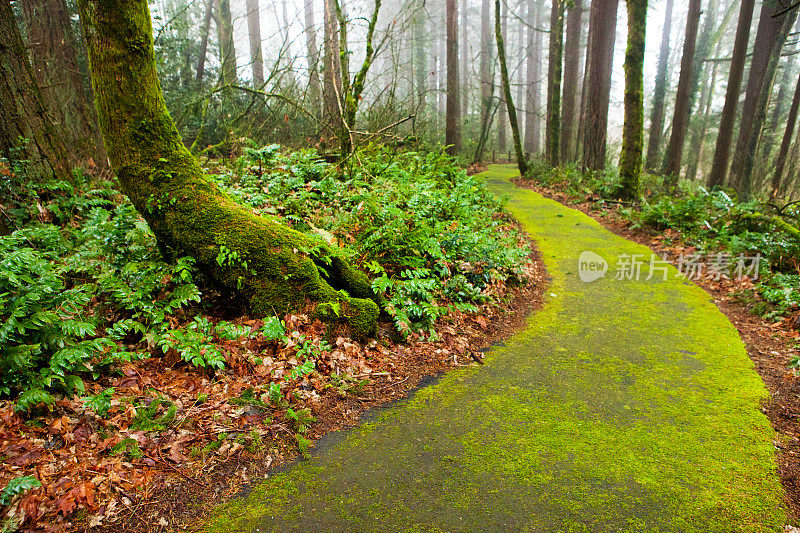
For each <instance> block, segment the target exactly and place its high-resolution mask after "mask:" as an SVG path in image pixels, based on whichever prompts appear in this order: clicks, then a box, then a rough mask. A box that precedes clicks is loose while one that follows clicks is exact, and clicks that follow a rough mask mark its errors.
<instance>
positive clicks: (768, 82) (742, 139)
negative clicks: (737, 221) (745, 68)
mask: <svg viewBox="0 0 800 533" xmlns="http://www.w3.org/2000/svg"><path fill="white" fill-rule="evenodd" d="M781 5H782V4H781V3H780V0H765V1H764V3H763V4H762V7H761V19H760V20H759V23H758V32H757V33H756V40H755V44H754V47H753V59H752V61H751V62H750V74H749V76H748V80H747V92H746V94H745V99H744V104H743V106H742V119H741V123H740V125H739V138H738V139H737V141H736V151H735V152H734V155H733V162H732V163H731V176H730V178H731V182H732V184H733V185H734V187H735V188H736V191H737V192H738V193H739V195H740V196H741V197H742V198H747V197H749V195H750V192H751V188H752V183H751V178H752V171H753V165H754V163H755V154H756V151H757V149H758V141H759V139H760V138H761V130H762V128H763V125H764V120H765V118H766V109H767V104H768V103H769V97H770V93H771V92H772V85H773V83H774V81H775V72H776V70H777V67H778V59H779V57H780V53H781V49H782V48H783V44H784V43H785V42H786V38H787V36H788V35H789V29H790V28H791V26H792V24H794V20H795V17H797V11H796V10H792V11H789V12H788V13H785V14H784V15H782V16H780V17H773V16H772V15H773V14H774V13H776V12H777V11H778V10H779V9H780V6H781Z"/></svg>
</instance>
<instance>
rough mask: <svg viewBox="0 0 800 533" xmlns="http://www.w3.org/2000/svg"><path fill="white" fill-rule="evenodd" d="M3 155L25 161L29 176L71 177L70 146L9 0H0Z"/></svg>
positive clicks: (33, 178)
mask: <svg viewBox="0 0 800 533" xmlns="http://www.w3.org/2000/svg"><path fill="white" fill-rule="evenodd" d="M0 74H2V77H0V157H4V158H6V159H7V160H9V161H16V162H20V163H22V164H23V166H24V168H25V171H26V173H27V175H28V179H30V180H31V181H47V180H52V179H63V180H69V179H70V173H69V167H68V165H67V161H69V157H67V155H66V147H65V145H64V143H63V141H62V139H61V137H60V136H59V134H58V132H57V130H56V128H55V127H54V126H53V123H52V122H51V121H50V117H49V115H48V113H47V109H46V107H45V104H44V100H43V99H42V94H41V92H40V91H39V87H38V85H37V84H36V78H35V77H34V74H33V69H32V67H31V65H30V62H29V61H28V54H27V52H26V50H25V45H24V43H23V41H22V37H21V36H20V32H19V28H18V27H17V23H16V20H15V19H14V13H13V12H12V10H11V4H10V3H9V2H0Z"/></svg>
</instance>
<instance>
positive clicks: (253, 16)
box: [247, 0, 264, 89]
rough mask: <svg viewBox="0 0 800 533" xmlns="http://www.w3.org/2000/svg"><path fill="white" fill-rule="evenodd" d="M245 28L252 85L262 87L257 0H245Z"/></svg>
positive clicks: (262, 58) (259, 19)
mask: <svg viewBox="0 0 800 533" xmlns="http://www.w3.org/2000/svg"><path fill="white" fill-rule="evenodd" d="M247 30H248V32H249V36H250V63H251V64H252V68H253V87H255V88H256V89H261V88H262V87H264V57H263V55H262V53H261V9H260V6H259V5H258V0H247Z"/></svg>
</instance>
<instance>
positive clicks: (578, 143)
mask: <svg viewBox="0 0 800 533" xmlns="http://www.w3.org/2000/svg"><path fill="white" fill-rule="evenodd" d="M587 11H589V13H591V3H590V4H589V5H588V9H587ZM591 43H592V27H591V26H589V29H588V30H587V31H586V46H585V47H584V50H583V79H582V80H581V103H580V111H579V112H578V135H577V139H575V158H576V159H577V158H578V157H579V156H580V154H581V153H583V136H584V133H585V132H586V108H587V100H588V98H589V90H588V89H587V84H588V82H589V66H590V61H589V59H590V57H589V48H590V47H591Z"/></svg>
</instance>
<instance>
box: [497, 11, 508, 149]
mask: <svg viewBox="0 0 800 533" xmlns="http://www.w3.org/2000/svg"><path fill="white" fill-rule="evenodd" d="M507 11H508V10H507V8H506V6H505V2H503V4H502V5H501V15H500V17H501V18H500V28H501V31H502V32H503V42H505V40H506V39H507V38H508V13H507ZM505 105H506V102H505V99H504V96H503V92H501V93H500V107H505ZM507 130H508V120H507V118H506V114H505V113H500V116H499V117H498V119H497V149H498V150H499V151H500V153H501V154H504V153H505V152H506V144H507V139H506V133H507Z"/></svg>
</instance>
